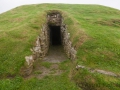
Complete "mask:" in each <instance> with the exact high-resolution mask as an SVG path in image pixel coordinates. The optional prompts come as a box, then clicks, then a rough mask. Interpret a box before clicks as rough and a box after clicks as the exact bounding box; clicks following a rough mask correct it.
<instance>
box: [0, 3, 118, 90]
mask: <svg viewBox="0 0 120 90" xmlns="http://www.w3.org/2000/svg"><path fill="white" fill-rule="evenodd" d="M47 10H60V11H62V14H63V17H64V23H66V24H67V28H68V31H69V32H70V35H71V38H70V39H71V40H72V42H73V45H76V47H77V51H78V53H77V60H76V63H77V64H81V65H85V66H87V67H90V68H97V69H103V70H107V71H111V72H114V73H116V74H120V73H119V72H120V11H119V10H116V9H112V8H109V7H104V6H100V5H69V4H36V5H24V6H21V7H16V8H15V9H13V10H10V11H8V12H5V13H3V14H0V78H7V77H9V76H17V75H18V73H19V70H20V68H21V67H22V66H23V65H24V62H25V59H24V57H25V56H26V55H30V54H31V52H30V48H32V47H33V44H34V42H35V39H36V38H37V36H38V35H39V33H40V29H41V26H42V24H44V23H45V22H46V19H45V15H46V11H47ZM62 64H64V63H62ZM62 64H61V66H60V69H65V68H67V66H62ZM44 66H47V67H49V64H44ZM73 66H74V65H73ZM73 68H75V67H73ZM67 69H71V68H67ZM73 72H74V71H73ZM69 74H70V76H71V78H73V80H74V82H75V83H76V84H77V85H78V86H80V87H82V88H90V87H91V88H90V90H92V89H94V90H119V89H120V82H119V79H118V80H117V79H116V78H115V77H107V76H104V75H101V74H96V73H95V74H91V73H89V72H88V71H86V70H80V71H76V72H75V74H71V73H69V72H68V74H67V76H69ZM67 76H66V77H64V78H62V76H56V77H52V76H48V77H47V78H45V79H42V80H37V79H31V80H28V81H24V80H22V79H21V78H18V79H16V78H14V79H12V80H9V79H2V80H0V85H1V86H0V87H1V90H2V89H3V90H8V88H7V87H9V90H16V89H17V87H19V89H21V90H24V89H27V88H28V90H29V89H30V90H32V88H35V89H34V90H39V89H38V88H40V86H41V88H42V89H43V90H45V88H46V86H43V87H42V85H43V84H44V85H45V84H46V85H48V89H50V90H51V85H53V86H54V84H55V82H57V84H59V85H60V86H56V87H55V89H53V88H52V90H59V89H60V90H61V89H62V87H63V88H64V89H65V90H66V89H67V90H69V89H70V86H69V85H71V88H73V87H74V84H73V83H71V84H70V83H69V84H65V83H68V82H69V79H68V77H67ZM84 76H88V77H90V78H91V79H94V80H93V81H95V83H94V84H93V83H92V80H91V79H90V80H88V78H84ZM19 79H20V81H18V82H20V83H19V84H18V85H17V83H16V82H17V80H19ZM61 79H65V80H66V81H62V80H61ZM108 80H111V81H108ZM48 81H49V82H48ZM54 81H55V82H54ZM42 82H43V84H42ZM62 82H65V83H62ZM14 83H15V84H14ZM32 84H35V85H34V86H31V85H32ZM22 85H23V86H22ZM55 85H56V84H55ZM67 85H68V88H67ZM29 86H30V87H29ZM57 88H59V89H57ZM42 89H41V90H42ZM64 89H62V90H64ZM71 90H72V89H71ZM73 90H77V89H76V88H73Z"/></svg>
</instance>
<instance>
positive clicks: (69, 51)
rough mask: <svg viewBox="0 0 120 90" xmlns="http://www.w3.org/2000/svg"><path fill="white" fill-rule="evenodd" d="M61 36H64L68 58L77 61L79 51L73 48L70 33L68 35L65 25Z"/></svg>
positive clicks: (64, 45)
mask: <svg viewBox="0 0 120 90" xmlns="http://www.w3.org/2000/svg"><path fill="white" fill-rule="evenodd" d="M61 35H62V36H61V38H62V44H63V47H64V50H65V53H66V54H67V56H68V58H70V59H72V60H75V59H76V54H77V51H76V50H75V48H74V47H73V46H72V42H71V40H70V33H68V31H67V26H66V25H65V24H63V23H62V25H61Z"/></svg>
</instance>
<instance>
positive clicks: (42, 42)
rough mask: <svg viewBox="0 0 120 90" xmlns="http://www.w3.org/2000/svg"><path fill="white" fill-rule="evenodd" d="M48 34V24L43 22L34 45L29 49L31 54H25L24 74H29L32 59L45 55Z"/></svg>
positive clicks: (47, 46) (31, 67) (47, 45)
mask: <svg viewBox="0 0 120 90" xmlns="http://www.w3.org/2000/svg"><path fill="white" fill-rule="evenodd" d="M49 36H50V35H49V28H48V25H47V24H44V25H43V26H42V29H41V33H40V35H39V36H38V37H37V39H36V41H35V44H34V47H33V48H31V49H30V50H31V51H32V53H33V54H32V55H29V56H25V61H26V69H25V70H24V74H27V75H29V74H30V73H31V72H32V69H33V63H34V61H35V60H37V59H38V58H43V57H44V56H46V54H47V52H48V49H49V44H50V42H49V41H50V37H49Z"/></svg>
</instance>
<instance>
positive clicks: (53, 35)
mask: <svg viewBox="0 0 120 90" xmlns="http://www.w3.org/2000/svg"><path fill="white" fill-rule="evenodd" d="M49 28H50V43H51V45H61V31H60V26H49Z"/></svg>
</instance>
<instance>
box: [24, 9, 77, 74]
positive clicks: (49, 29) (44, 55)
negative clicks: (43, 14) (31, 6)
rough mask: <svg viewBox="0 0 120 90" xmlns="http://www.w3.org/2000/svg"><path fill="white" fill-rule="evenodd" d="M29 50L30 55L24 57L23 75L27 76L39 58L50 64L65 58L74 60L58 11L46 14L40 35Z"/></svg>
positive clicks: (70, 43)
mask: <svg viewBox="0 0 120 90" xmlns="http://www.w3.org/2000/svg"><path fill="white" fill-rule="evenodd" d="M30 50H31V51H32V55H29V56H25V60H26V64H27V68H26V70H24V71H25V72H24V73H26V74H27V75H28V74H30V73H31V72H32V69H33V63H34V61H35V60H38V59H39V58H41V59H43V61H47V62H52V63H60V62H62V61H64V60H66V59H67V58H66V56H67V57H68V58H69V59H72V60H75V59H76V53H77V52H76V50H75V48H74V47H73V45H72V42H71V40H70V33H68V31H67V26H66V24H64V20H63V17H62V13H61V12H60V11H56V10H51V11H48V12H47V22H46V23H45V24H43V25H42V28H41V33H40V35H39V36H38V37H37V39H36V41H35V44H34V46H33V48H31V49H30ZM65 54H66V55H65Z"/></svg>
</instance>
